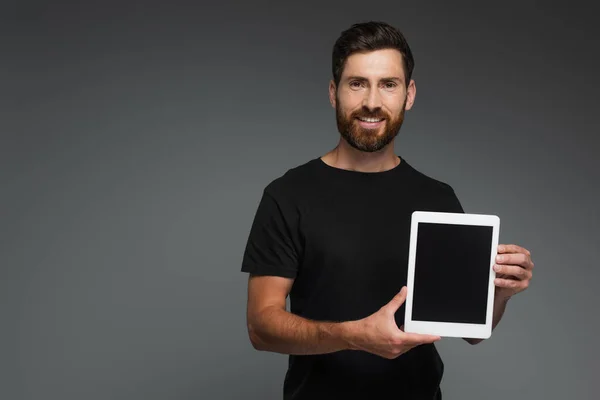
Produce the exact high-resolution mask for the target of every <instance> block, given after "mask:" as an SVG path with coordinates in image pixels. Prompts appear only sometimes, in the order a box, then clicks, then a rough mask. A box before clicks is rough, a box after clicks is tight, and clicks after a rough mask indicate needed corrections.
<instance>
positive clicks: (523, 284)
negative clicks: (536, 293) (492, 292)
mask: <svg viewBox="0 0 600 400" xmlns="http://www.w3.org/2000/svg"><path fill="white" fill-rule="evenodd" d="M494 285H496V286H498V287H500V288H506V289H513V290H515V289H526V288H527V287H528V286H529V281H528V280H527V281H517V280H514V279H503V278H496V279H494Z"/></svg>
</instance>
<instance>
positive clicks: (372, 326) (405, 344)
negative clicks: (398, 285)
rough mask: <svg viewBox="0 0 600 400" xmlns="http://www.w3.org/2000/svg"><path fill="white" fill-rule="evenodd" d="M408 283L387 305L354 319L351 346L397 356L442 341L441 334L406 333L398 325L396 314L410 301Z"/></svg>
mask: <svg viewBox="0 0 600 400" xmlns="http://www.w3.org/2000/svg"><path fill="white" fill-rule="evenodd" d="M406 292H407V289H406V286H405V287H403V288H402V290H401V291H400V292H399V293H398V294H397V295H396V296H394V298H393V299H392V300H390V302H389V303H388V304H386V305H385V306H383V307H381V308H380V309H379V310H378V311H377V312H375V313H373V314H371V315H369V316H368V317H366V318H363V319H360V320H357V321H352V322H351V323H350V324H351V332H352V333H351V335H350V338H349V342H350V347H351V349H353V350H363V351H366V352H369V353H372V354H376V355H378V356H381V357H384V358H388V359H393V358H396V357H398V356H400V355H401V354H403V353H406V352H407V351H409V350H410V349H412V348H414V347H416V346H419V345H422V344H427V343H434V342H437V341H438V340H440V339H441V338H440V337H439V336H432V335H421V334H416V333H406V332H404V331H403V330H402V329H401V328H400V329H399V328H398V325H396V319H395V313H396V311H397V310H398V308H400V306H401V305H402V304H403V303H404V301H405V300H406Z"/></svg>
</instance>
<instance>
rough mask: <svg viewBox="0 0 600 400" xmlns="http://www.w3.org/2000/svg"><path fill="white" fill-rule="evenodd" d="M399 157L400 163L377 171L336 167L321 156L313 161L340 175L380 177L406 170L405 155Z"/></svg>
mask: <svg viewBox="0 0 600 400" xmlns="http://www.w3.org/2000/svg"><path fill="white" fill-rule="evenodd" d="M397 157H398V158H399V159H400V162H399V163H398V165H396V166H395V167H393V168H390V169H386V170H384V171H375V172H367V171H355V170H351V169H344V168H339V167H334V166H332V165H329V164H327V163H326V162H325V161H323V159H322V158H321V156H319V157H317V158H315V159H314V160H313V161H314V162H315V163H316V164H317V165H319V167H321V168H322V169H326V170H329V171H331V172H333V173H337V174H340V175H347V176H364V177H372V178H379V177H385V176H389V175H393V174H396V173H397V172H399V171H402V170H404V169H405V168H406V167H407V166H408V163H407V162H406V159H405V158H404V157H401V156H399V155H398V156H397Z"/></svg>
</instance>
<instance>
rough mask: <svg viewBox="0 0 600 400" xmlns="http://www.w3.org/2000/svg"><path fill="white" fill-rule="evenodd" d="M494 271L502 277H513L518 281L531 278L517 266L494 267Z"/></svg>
mask: <svg viewBox="0 0 600 400" xmlns="http://www.w3.org/2000/svg"><path fill="white" fill-rule="evenodd" d="M494 271H496V272H497V273H498V274H501V275H502V277H503V278H504V277H506V278H507V279H510V278H509V277H515V278H517V279H518V280H525V279H529V278H530V277H531V273H530V272H529V271H528V270H526V269H524V268H522V267H521V266H519V265H498V264H496V265H494Z"/></svg>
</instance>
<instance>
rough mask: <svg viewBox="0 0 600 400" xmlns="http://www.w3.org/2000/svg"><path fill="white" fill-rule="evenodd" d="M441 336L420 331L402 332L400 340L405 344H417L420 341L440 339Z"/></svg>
mask: <svg viewBox="0 0 600 400" xmlns="http://www.w3.org/2000/svg"><path fill="white" fill-rule="evenodd" d="M440 339H441V337H440V336H437V335H425V334H421V333H406V332H404V333H403V334H402V341H403V342H404V343H405V344H411V345H418V344H422V343H433V342H437V341H438V340H440Z"/></svg>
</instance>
